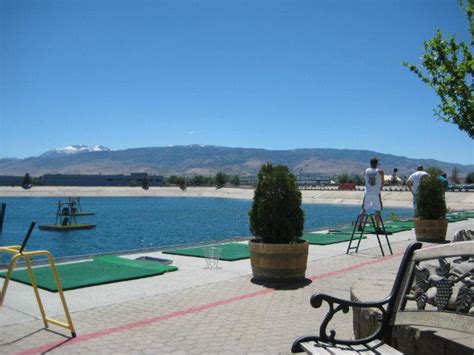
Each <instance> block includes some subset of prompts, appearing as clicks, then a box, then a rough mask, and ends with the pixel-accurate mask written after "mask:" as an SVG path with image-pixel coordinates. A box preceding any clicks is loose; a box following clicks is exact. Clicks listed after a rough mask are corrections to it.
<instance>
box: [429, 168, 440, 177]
mask: <svg viewBox="0 0 474 355" xmlns="http://www.w3.org/2000/svg"><path fill="white" fill-rule="evenodd" d="M426 172H427V173H428V174H430V175H432V176H435V177H437V176H441V175H443V174H444V171H443V170H441V169H440V168H438V167H436V166H431V167H429V168H428V169H426Z"/></svg>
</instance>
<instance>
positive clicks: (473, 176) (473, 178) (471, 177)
mask: <svg viewBox="0 0 474 355" xmlns="http://www.w3.org/2000/svg"><path fill="white" fill-rule="evenodd" d="M466 184H474V172H472V173H469V174H467V176H466Z"/></svg>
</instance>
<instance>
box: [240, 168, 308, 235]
mask: <svg viewBox="0 0 474 355" xmlns="http://www.w3.org/2000/svg"><path fill="white" fill-rule="evenodd" d="M249 218H250V232H251V233H252V234H253V235H254V236H255V237H256V238H257V240H260V241H262V242H263V243H269V244H288V243H292V242H296V241H297V240H298V238H300V237H301V235H302V234H303V228H304V212H303V210H302V209H301V192H300V191H299V189H298V185H297V183H296V178H295V176H294V175H293V174H291V173H290V171H289V170H288V167H286V166H283V165H278V166H273V165H272V164H264V165H262V167H261V169H260V171H259V173H258V182H257V187H256V189H255V195H254V198H253V204H252V208H251V210H250V212H249Z"/></svg>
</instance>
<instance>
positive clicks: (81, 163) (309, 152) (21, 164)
mask: <svg viewBox="0 0 474 355" xmlns="http://www.w3.org/2000/svg"><path fill="white" fill-rule="evenodd" d="M374 156H376V157H378V158H379V160H380V164H381V168H382V169H383V170H385V173H386V174H391V173H392V171H393V169H394V168H398V175H399V176H408V175H409V174H410V173H412V172H413V171H414V170H415V168H416V166H417V165H418V164H422V165H424V166H425V167H430V166H436V167H438V168H440V169H442V170H443V171H445V172H446V173H447V174H448V175H450V174H451V171H452V170H453V169H454V168H457V169H459V172H460V173H461V176H465V175H466V174H467V173H470V172H473V171H474V164H472V165H462V164H453V163H446V162H441V161H438V160H433V159H412V158H407V157H402V156H396V155H390V154H382V153H377V152H373V151H368V150H350V149H324V148H304V149H292V150H266V149H255V148H229V147H219V146H208V145H188V146H171V147H155V148H134V149H125V150H112V149H110V148H107V147H104V146H100V145H98V146H92V147H90V146H85V145H71V146H68V147H66V148H60V149H54V150H51V151H48V152H46V153H44V154H41V155H40V156H37V157H30V158H25V159H0V175H24V174H25V173H26V172H29V173H30V174H31V175H33V176H39V175H44V174H130V173H132V172H147V173H150V174H158V175H165V176H168V175H173V174H180V175H181V174H187V175H188V174H198V175H209V174H213V175H214V174H216V173H217V172H219V171H222V172H225V173H227V174H237V175H241V176H244V175H255V174H256V173H257V171H258V169H259V168H260V166H261V165H262V164H263V163H266V162H271V163H274V164H285V165H288V167H289V168H290V169H291V170H292V171H293V172H294V173H296V174H312V173H317V174H322V175H338V174H341V173H344V172H346V173H349V174H352V173H354V174H361V173H362V172H363V171H364V170H365V169H366V168H367V167H368V164H369V160H370V158H372V157H374Z"/></svg>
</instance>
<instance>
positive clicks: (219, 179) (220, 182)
mask: <svg viewBox="0 0 474 355" xmlns="http://www.w3.org/2000/svg"><path fill="white" fill-rule="evenodd" d="M227 181H229V177H228V176H227V175H226V174H224V173H223V172H220V171H219V172H218V173H217V174H216V187H217V188H218V189H220V188H221V187H224V185H225V184H226V183H227Z"/></svg>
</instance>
